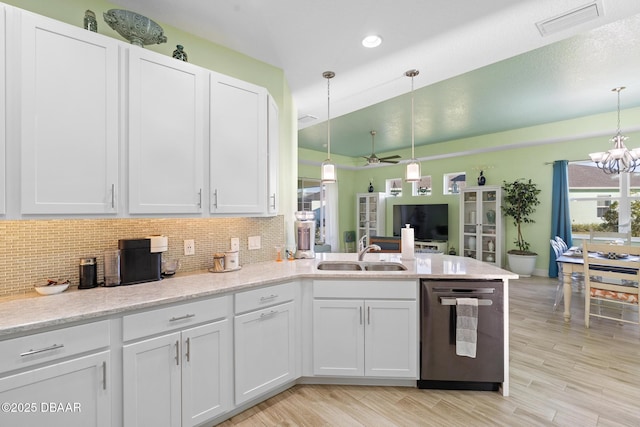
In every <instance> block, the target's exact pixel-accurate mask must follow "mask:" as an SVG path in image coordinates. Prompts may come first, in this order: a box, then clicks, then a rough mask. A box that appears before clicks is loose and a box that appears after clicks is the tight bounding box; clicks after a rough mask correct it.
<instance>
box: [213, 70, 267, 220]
mask: <svg viewBox="0 0 640 427" xmlns="http://www.w3.org/2000/svg"><path fill="white" fill-rule="evenodd" d="M210 76H211V78H210V85H211V89H210V101H209V102H210V109H209V110H210V123H209V124H210V156H211V157H210V162H209V163H210V168H211V171H210V179H211V182H210V193H211V194H210V205H211V207H210V210H211V213H219V214H248V215H264V214H265V213H266V212H267V184H268V182H267V181H268V179H267V162H268V159H267V142H268V141H267V91H266V89H265V88H263V87H259V86H256V85H253V84H250V83H247V82H243V81H241V80H238V79H234V78H232V77H229V76H224V75H222V74H218V73H213V72H212V73H210Z"/></svg>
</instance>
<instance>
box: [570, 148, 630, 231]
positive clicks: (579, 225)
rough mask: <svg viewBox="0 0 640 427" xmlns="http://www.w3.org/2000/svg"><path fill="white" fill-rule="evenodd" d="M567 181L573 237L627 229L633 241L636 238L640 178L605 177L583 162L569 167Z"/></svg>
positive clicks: (623, 175) (593, 165)
mask: <svg viewBox="0 0 640 427" xmlns="http://www.w3.org/2000/svg"><path fill="white" fill-rule="evenodd" d="M568 179H569V211H570V216H571V230H572V232H573V233H574V234H577V235H580V234H582V235H586V234H588V233H589V230H596V231H621V232H625V231H627V230H629V229H631V234H632V236H633V237H640V176H638V175H637V174H627V173H623V174H620V175H607V174H605V173H604V172H602V170H601V169H598V168H597V167H596V165H595V163H593V162H591V161H588V160H585V161H579V162H571V163H569V175H568Z"/></svg>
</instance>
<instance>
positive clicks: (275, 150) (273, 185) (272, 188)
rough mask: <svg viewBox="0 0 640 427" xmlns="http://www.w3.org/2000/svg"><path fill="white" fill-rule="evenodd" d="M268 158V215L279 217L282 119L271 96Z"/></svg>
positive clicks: (269, 104)
mask: <svg viewBox="0 0 640 427" xmlns="http://www.w3.org/2000/svg"><path fill="white" fill-rule="evenodd" d="M267 116H268V121H267V123H268V127H269V129H268V138H269V143H268V146H267V148H268V157H269V162H268V164H267V168H268V175H269V176H268V181H267V183H268V186H267V188H268V199H267V214H268V215H277V214H278V203H280V200H279V198H278V197H279V195H278V185H279V179H278V163H279V161H278V158H279V157H278V156H279V152H280V119H279V112H278V104H276V101H275V100H274V99H273V97H272V96H271V95H269V103H268V112H267Z"/></svg>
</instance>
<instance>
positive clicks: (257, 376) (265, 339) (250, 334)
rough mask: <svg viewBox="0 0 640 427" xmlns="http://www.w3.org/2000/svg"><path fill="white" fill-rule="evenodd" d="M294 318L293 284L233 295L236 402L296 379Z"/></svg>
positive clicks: (238, 403)
mask: <svg viewBox="0 0 640 427" xmlns="http://www.w3.org/2000/svg"><path fill="white" fill-rule="evenodd" d="M287 300H288V302H283V301H287ZM251 301H255V303H252V302H251ZM246 310H249V311H248V312H244V311H246ZM242 312H244V313H242ZM239 313H242V314H239ZM295 318H296V309H295V297H294V285H293V284H284V285H278V286H272V287H268V288H261V289H257V290H254V291H247V292H243V293H240V294H237V295H236V316H235V319H234V334H235V394H236V396H235V403H236V405H240V404H242V403H244V402H247V401H249V400H251V399H253V398H254V397H257V396H259V395H261V394H264V393H266V392H268V391H270V390H272V389H274V388H276V387H277V386H279V385H282V384H285V383H287V382H290V381H292V380H294V379H295V378H296V363H295V361H296V349H295V346H296V345H297V340H296V338H295V323H296V322H295Z"/></svg>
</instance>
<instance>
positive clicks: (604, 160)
mask: <svg viewBox="0 0 640 427" xmlns="http://www.w3.org/2000/svg"><path fill="white" fill-rule="evenodd" d="M624 89H625V87H624V86H620V87H616V88H613V89H611V91H612V92H617V93H618V132H617V133H616V134H615V136H614V137H613V138H611V139H610V141H611V142H612V143H613V148H611V149H610V150H607V151H604V152H598V153H591V154H589V157H591V160H592V161H593V162H594V163H595V164H596V166H598V168H600V169H602V170H603V172H604V173H606V174H607V175H611V174H619V173H621V172H633V171H635V170H636V167H638V163H639V161H638V158H639V157H640V149H639V148H634V149H633V150H629V149H627V147H626V146H625V145H624V141H625V140H627V139H628V138H627V137H626V136H624V135H622V132H621V131H620V91H621V90H624Z"/></svg>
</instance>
